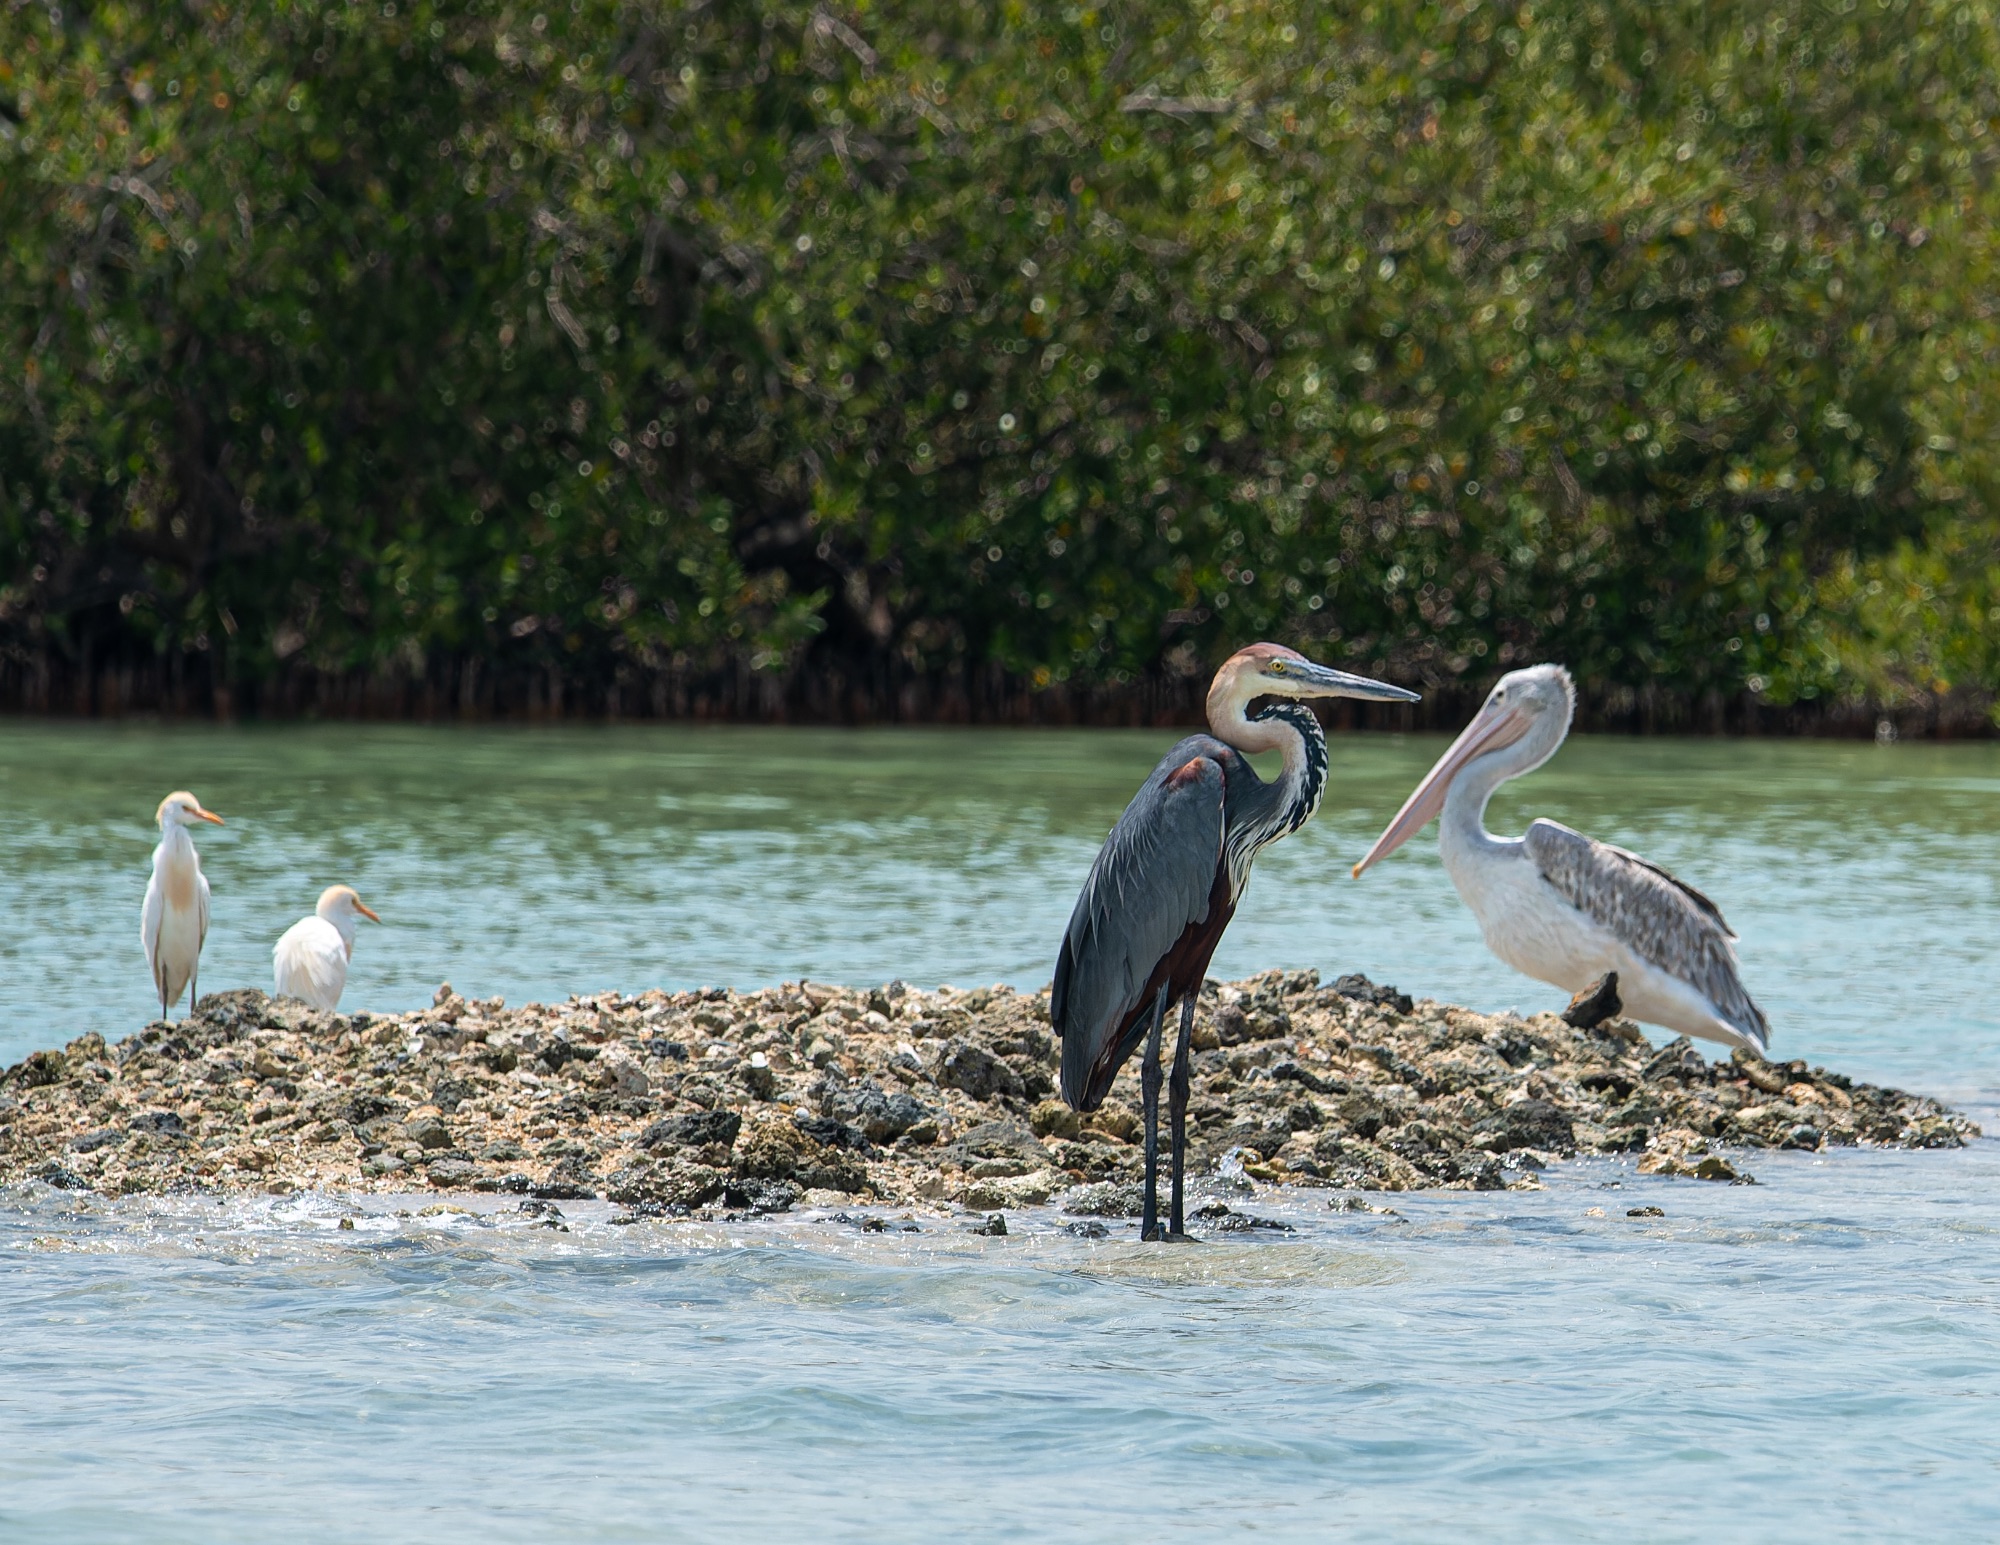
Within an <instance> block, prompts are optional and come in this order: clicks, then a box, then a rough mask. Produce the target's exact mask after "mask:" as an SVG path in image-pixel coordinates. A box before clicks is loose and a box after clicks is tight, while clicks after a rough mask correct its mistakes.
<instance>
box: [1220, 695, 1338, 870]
mask: <svg viewBox="0 0 2000 1545" xmlns="http://www.w3.org/2000/svg"><path fill="white" fill-rule="evenodd" d="M1246 722H1248V723H1250V724H1253V725H1255V726H1256V727H1257V730H1258V734H1257V736H1256V742H1257V749H1259V750H1264V749H1270V748H1272V747H1276V748H1277V749H1279V750H1282V751H1283V753H1284V757H1285V765H1284V769H1283V771H1281V772H1280V773H1279V774H1278V776H1277V777H1276V778H1274V779H1272V780H1271V781H1270V782H1269V783H1266V782H1264V780H1263V779H1261V778H1259V777H1257V774H1256V772H1255V770H1254V769H1253V770H1251V772H1250V779H1251V782H1252V784H1253V786H1251V787H1246V788H1243V789H1241V790H1240V791H1234V792H1236V793H1237V797H1236V798H1235V799H1233V800H1232V801H1231V803H1232V804H1233V805H1234V806H1235V810H1234V811H1233V812H1232V814H1233V815H1234V817H1235V818H1234V819H1233V820H1232V821H1231V822H1230V825H1229V830H1228V835H1227V838H1226V839H1225V840H1226V842H1227V844H1228V861H1229V881H1230V894H1231V895H1240V894H1242V890H1243V887H1244V885H1245V884H1246V883H1248V881H1249V878H1250V861H1251V860H1252V859H1253V858H1255V857H1256V856H1257V850H1258V849H1259V848H1262V847H1263V846H1264V845H1265V844H1266V843H1270V842H1275V841H1276V840H1277V839H1278V838H1280V837H1283V836H1286V835H1287V834H1289V833H1291V832H1295V831H1297V830H1298V829H1299V828H1300V827H1301V826H1303V825H1305V824H1306V822H1307V821H1309V820H1311V819H1312V816H1313V812H1314V811H1315V810H1317V809H1319V802H1320V799H1321V797H1322V796H1323V795H1324V794H1325V793H1326V732H1325V731H1324V730H1322V729H1321V728H1320V727H1319V720H1318V718H1317V717H1315V716H1314V714H1313V711H1312V710H1311V709H1310V708H1308V707H1306V705H1305V704H1304V703H1300V702H1294V701H1291V700H1289V699H1280V700H1279V701H1277V702H1274V703H1271V704H1269V705H1268V706H1266V707H1264V708H1260V709H1259V710H1258V711H1257V712H1256V714H1255V715H1253V716H1252V717H1251V718H1250V719H1249V720H1247V721H1246Z"/></svg>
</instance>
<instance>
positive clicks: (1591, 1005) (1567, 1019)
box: [1562, 971, 1625, 1030]
mask: <svg viewBox="0 0 2000 1545" xmlns="http://www.w3.org/2000/svg"><path fill="white" fill-rule="evenodd" d="M1624 1009H1625V1003H1624V1000H1623V999H1621V998H1620V997H1619V996H1618V973H1617V972H1616V971H1607V972H1605V973H1604V975H1602V976H1600V977H1599V978H1598V979H1597V980H1596V981H1594V982H1592V983H1591V984H1590V985H1589V986H1588V987H1586V988H1584V989H1583V991H1582V992H1580V993H1578V994H1577V995H1576V996H1575V997H1574V998H1571V999H1570V1000H1569V1007H1568V1008H1566V1009H1564V1010H1563V1011H1562V1020H1563V1023H1564V1024H1566V1025H1571V1026H1574V1027H1575V1028H1576V1029H1578V1030H1595V1029H1596V1028H1597V1027H1598V1026H1599V1025H1601V1024H1603V1023H1604V1021H1605V1020H1607V1019H1612V1018H1615V1017H1616V1016H1617V1015H1618V1014H1620V1013H1622V1012H1624Z"/></svg>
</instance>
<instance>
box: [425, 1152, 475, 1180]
mask: <svg viewBox="0 0 2000 1545" xmlns="http://www.w3.org/2000/svg"><path fill="white" fill-rule="evenodd" d="M426 1174H427V1175H428V1176H429V1178H430V1183H431V1184H432V1185H434V1186H464V1185H470V1184H471V1183H472V1181H473V1180H474V1179H476V1178H477V1177H478V1174H479V1166H478V1165H476V1164H472V1163H469V1162H468V1161H466V1160H464V1159H433V1160H432V1161H431V1165H430V1168H429V1169H428V1170H427V1171H426Z"/></svg>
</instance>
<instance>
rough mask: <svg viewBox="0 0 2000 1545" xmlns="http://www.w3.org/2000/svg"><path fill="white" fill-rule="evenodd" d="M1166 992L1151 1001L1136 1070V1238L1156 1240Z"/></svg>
mask: <svg viewBox="0 0 2000 1545" xmlns="http://www.w3.org/2000/svg"><path fill="white" fill-rule="evenodd" d="M1166 1012H1167V989H1166V988H1165V987H1162V988H1161V989H1160V992H1159V996H1158V997H1156V998H1154V999H1153V1022H1152V1024H1151V1025H1150V1026H1148V1027H1147V1030H1146V1053H1145V1056H1146V1061H1145V1063H1144V1064H1143V1065H1142V1066H1141V1067H1140V1069H1139V1090H1140V1092H1141V1093H1142V1094H1143V1095H1144V1096H1145V1105H1146V1200H1145V1203H1144V1210H1143V1213H1142V1215H1141V1217H1140V1219H1139V1237H1140V1238H1141V1239H1147V1240H1152V1239H1158V1238H1159V1237H1160V1021H1161V1020H1162V1019H1163V1018H1165V1017H1166Z"/></svg>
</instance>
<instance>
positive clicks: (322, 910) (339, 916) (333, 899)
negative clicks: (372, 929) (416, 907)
mask: <svg viewBox="0 0 2000 1545" xmlns="http://www.w3.org/2000/svg"><path fill="white" fill-rule="evenodd" d="M313 911H314V912H316V913H318V914H319V915H320V916H321V917H323V918H325V919H326V920H327V921H328V922H329V923H331V924H333V926H334V927H336V928H338V929H340V931H341V932H342V933H348V932H351V931H352V929H353V927H354V919H355V918H356V917H357V916H360V917H365V918H367V919H368V921H369V922H371V923H379V922H381V921H382V919H381V918H379V917H377V916H376V915H375V914H374V912H373V911H371V910H370V909H369V907H368V905H367V903H365V902H364V901H362V899H361V898H360V897H359V896H357V895H355V894H354V887H353V886H351V885H329V886H328V887H327V888H326V889H325V890H323V891H321V892H320V893H319V905H318V906H316V907H314V908H313Z"/></svg>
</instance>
